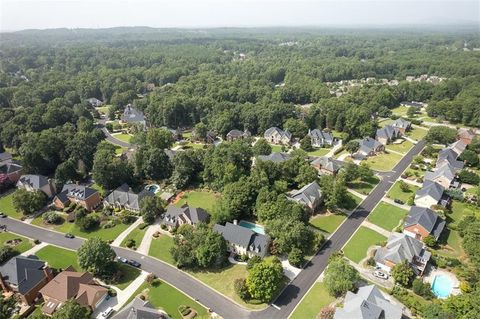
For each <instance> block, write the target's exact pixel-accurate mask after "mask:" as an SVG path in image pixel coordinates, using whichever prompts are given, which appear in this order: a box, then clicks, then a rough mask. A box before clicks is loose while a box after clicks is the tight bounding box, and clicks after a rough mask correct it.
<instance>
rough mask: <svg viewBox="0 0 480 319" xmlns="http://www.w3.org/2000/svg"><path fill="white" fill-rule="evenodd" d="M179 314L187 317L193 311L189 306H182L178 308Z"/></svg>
mask: <svg viewBox="0 0 480 319" xmlns="http://www.w3.org/2000/svg"><path fill="white" fill-rule="evenodd" d="M178 312H180V314H181V315H182V316H183V317H185V316H188V315H189V314H190V313H191V312H192V310H191V309H190V307H189V306H185V305H180V306H178Z"/></svg>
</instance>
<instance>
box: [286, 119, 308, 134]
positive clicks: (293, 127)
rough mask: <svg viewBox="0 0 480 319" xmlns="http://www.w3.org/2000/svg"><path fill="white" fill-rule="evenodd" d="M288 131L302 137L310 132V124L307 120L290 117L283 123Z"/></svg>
mask: <svg viewBox="0 0 480 319" xmlns="http://www.w3.org/2000/svg"><path fill="white" fill-rule="evenodd" d="M283 128H284V129H285V130H286V131H289V132H290V133H292V135H293V137H297V138H302V137H304V136H305V135H307V133H308V126H307V124H305V122H303V121H301V120H297V119H293V118H289V119H288V120H286V121H285V123H284V124H283Z"/></svg>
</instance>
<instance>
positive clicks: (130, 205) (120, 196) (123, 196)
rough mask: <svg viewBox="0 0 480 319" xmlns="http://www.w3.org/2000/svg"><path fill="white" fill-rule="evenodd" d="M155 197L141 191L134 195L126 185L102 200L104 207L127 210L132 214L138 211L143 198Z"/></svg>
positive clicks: (148, 192) (145, 191)
mask: <svg viewBox="0 0 480 319" xmlns="http://www.w3.org/2000/svg"><path fill="white" fill-rule="evenodd" d="M152 196H155V195H154V194H153V193H152V192H150V191H147V190H145V189H143V190H142V191H141V192H140V193H138V194H137V193H135V192H133V191H132V189H131V188H130V187H129V186H128V185H127V184H122V185H121V186H120V187H118V188H117V189H115V190H114V191H112V192H111V193H110V194H108V196H107V197H105V199H104V200H103V204H104V205H105V206H110V207H117V208H122V209H127V210H130V211H133V212H138V211H140V202H141V201H142V199H143V198H145V197H152Z"/></svg>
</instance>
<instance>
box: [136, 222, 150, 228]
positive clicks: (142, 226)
mask: <svg viewBox="0 0 480 319" xmlns="http://www.w3.org/2000/svg"><path fill="white" fill-rule="evenodd" d="M146 227H148V224H146V223H141V224H140V225H138V228H139V229H145V228H146Z"/></svg>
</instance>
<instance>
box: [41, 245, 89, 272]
mask: <svg viewBox="0 0 480 319" xmlns="http://www.w3.org/2000/svg"><path fill="white" fill-rule="evenodd" d="M35 255H36V256H37V257H38V258H39V259H41V260H44V261H46V262H48V265H49V266H50V267H52V268H56V269H65V268H67V267H68V266H72V267H73V268H75V270H78V271H80V270H81V269H80V266H79V265H78V261H77V254H76V253H75V251H73V250H68V249H63V248H59V247H57V246H50V245H49V246H45V247H44V248H42V249H40V250H39V251H37V253H36V254H35Z"/></svg>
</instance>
